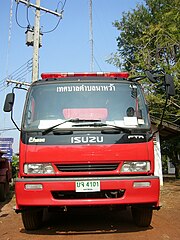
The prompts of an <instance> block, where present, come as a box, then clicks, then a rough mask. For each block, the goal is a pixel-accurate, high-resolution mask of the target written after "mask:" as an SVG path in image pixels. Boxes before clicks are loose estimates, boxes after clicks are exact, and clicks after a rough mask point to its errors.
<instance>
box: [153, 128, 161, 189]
mask: <svg viewBox="0 0 180 240" xmlns="http://www.w3.org/2000/svg"><path fill="white" fill-rule="evenodd" d="M156 130H157V128H156V126H154V125H152V131H153V132H155V131H156ZM154 157H155V172H154V175H155V176H158V177H159V179H160V185H161V186H163V174H162V161H161V146H160V137H159V132H157V133H156V134H155V136H154Z"/></svg>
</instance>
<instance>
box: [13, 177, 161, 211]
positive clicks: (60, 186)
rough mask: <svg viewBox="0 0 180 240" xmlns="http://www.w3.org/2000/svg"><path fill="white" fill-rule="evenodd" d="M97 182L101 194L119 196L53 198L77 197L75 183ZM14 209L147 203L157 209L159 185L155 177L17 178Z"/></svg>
mask: <svg viewBox="0 0 180 240" xmlns="http://www.w3.org/2000/svg"><path fill="white" fill-rule="evenodd" d="M82 180H83V181H90V180H91V181H96V180H100V189H101V191H102V192H103V191H104V192H106V191H112V192H113V191H117V190H120V191H121V192H123V194H121V196H118V197H112V198H110V197H104V198H103V197H101V198H98V197H95V198H94V197H93V198H91V197H88V195H87V194H85V195H86V196H87V197H83V198H78V197H76V198H69V199H68V198H62V199H61V198H56V197H54V194H53V193H54V192H71V193H74V194H75V195H76V192H75V182H76V181H82ZM134 182H148V183H150V184H149V186H148V187H142V186H140V187H134ZM26 184H41V185H42V189H37V190H34V189H29V190H27V189H25V185H26ZM15 191H16V210H21V209H23V208H24V207H35V206H41V207H49V206H51V207H53V206H54V207H55V206H90V205H91V206H93V205H94V206H95V205H115V204H116V205H119V204H123V205H134V204H149V205H151V206H153V207H158V206H159V192H160V184H159V178H158V177H155V176H137V177H136V176H133V177H132V176H131V177H122V176H121V177H85V178H78V177H74V178H18V179H16V184H15Z"/></svg>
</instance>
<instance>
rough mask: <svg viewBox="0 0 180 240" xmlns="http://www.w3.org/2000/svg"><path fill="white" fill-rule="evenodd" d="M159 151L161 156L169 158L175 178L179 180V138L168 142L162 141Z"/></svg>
mask: <svg viewBox="0 0 180 240" xmlns="http://www.w3.org/2000/svg"><path fill="white" fill-rule="evenodd" d="M161 151H162V154H163V155H166V156H168V157H169V159H170V160H171V162H172V164H173V165H174V167H175V175H176V178H180V159H179V158H180V155H179V154H180V136H176V137H174V138H172V139H168V141H167V140H163V141H162V142H161Z"/></svg>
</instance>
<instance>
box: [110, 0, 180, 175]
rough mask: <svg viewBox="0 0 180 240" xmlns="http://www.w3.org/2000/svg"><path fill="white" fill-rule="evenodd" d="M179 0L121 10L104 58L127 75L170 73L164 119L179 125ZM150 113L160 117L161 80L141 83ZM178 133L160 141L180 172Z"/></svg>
mask: <svg viewBox="0 0 180 240" xmlns="http://www.w3.org/2000/svg"><path fill="white" fill-rule="evenodd" d="M179 10H180V1H179V0H144V4H139V5H137V6H136V9H134V10H133V11H129V12H127V13H124V14H123V16H122V19H121V20H120V21H118V20H116V21H115V22H114V23H113V25H114V27H116V28H117V29H118V30H119V36H118V38H117V46H118V50H117V52H116V53H114V54H112V55H111V58H110V59H109V60H108V62H109V63H110V64H113V65H115V66H116V67H118V68H119V69H120V70H121V71H124V70H125V71H129V72H130V73H131V76H137V75H143V72H144V70H150V71H152V70H163V71H164V72H166V73H168V74H171V75H172V76H173V77H174V84H175V88H176V95H175V96H173V97H171V99H170V101H169V102H168V106H167V110H166V112H165V116H164V119H165V120H168V121H169V122H171V123H174V124H177V125H180V97H179V96H180V81H179V78H180V11H179ZM142 84H143V86H144V90H145V96H146V99H147V102H148V105H149V109H150V114H151V115H152V116H154V117H156V118H160V117H161V114H162V109H163V107H164V103H165V91H163V89H162V86H161V82H160V81H159V82H158V83H157V84H149V82H147V80H146V81H144V82H143V83H142ZM179 142H180V137H179V136H177V138H175V139H168V140H164V141H163V142H162V146H163V153H164V154H166V155H167V156H169V157H170V159H171V160H172V163H173V164H174V166H175V169H176V176H177V177H179V176H180V160H178V154H180V148H179Z"/></svg>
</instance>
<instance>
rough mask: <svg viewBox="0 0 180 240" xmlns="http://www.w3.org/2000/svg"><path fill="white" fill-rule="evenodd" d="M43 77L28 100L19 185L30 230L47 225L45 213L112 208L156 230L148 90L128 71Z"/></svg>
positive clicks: (18, 202)
mask: <svg viewBox="0 0 180 240" xmlns="http://www.w3.org/2000/svg"><path fill="white" fill-rule="evenodd" d="M147 75H148V74H147ZM41 76H42V79H41V80H38V81H36V82H34V83H32V84H31V86H30V87H29V89H28V93H27V97H26V101H25V107H24V113H23V118H22V126H21V136H20V152H19V157H20V159H19V163H20V164H19V174H18V178H17V179H16V183H15V193H16V212H21V214H22V220H23V224H24V227H25V229H27V230H33V229H36V228H38V227H40V225H41V223H42V219H43V211H44V209H48V208H52V207H55V208H56V207H65V208H68V207H75V206H76V207H80V206H108V205H109V206H123V207H130V208H131V212H132V217H133V220H134V222H135V223H136V224H137V225H138V226H143V227H147V226H149V225H150V223H151V218H152V212H153V209H159V191H160V184H159V177H158V176H155V175H154V166H155V163H154V145H153V134H152V131H151V124H150V118H149V115H148V107H147V105H146V102H145V99H144V96H143V91H142V88H141V85H140V84H139V83H138V81H136V80H135V79H133V78H132V79H128V76H129V75H128V73H126V72H119V73H111V72H109V73H43V74H42V75H41ZM148 77H149V78H150V79H151V77H152V76H151V75H148ZM151 80H152V81H153V79H151ZM166 82H167V83H168V81H166ZM167 86H168V84H167ZM169 86H170V84H169ZM14 96H15V95H14V93H10V94H8V95H7V98H6V102H5V107H4V110H5V111H11V110H12V105H13V103H14Z"/></svg>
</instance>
